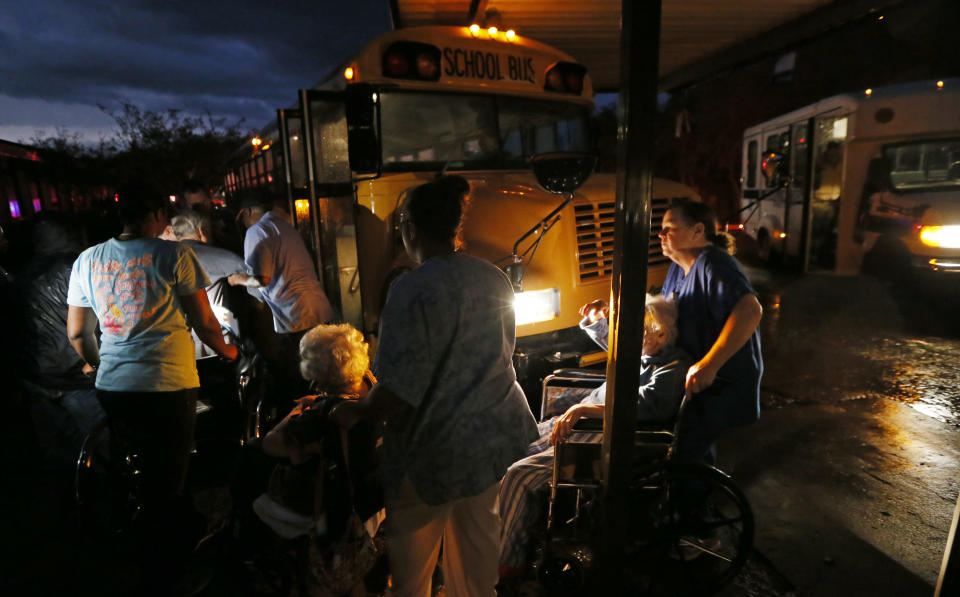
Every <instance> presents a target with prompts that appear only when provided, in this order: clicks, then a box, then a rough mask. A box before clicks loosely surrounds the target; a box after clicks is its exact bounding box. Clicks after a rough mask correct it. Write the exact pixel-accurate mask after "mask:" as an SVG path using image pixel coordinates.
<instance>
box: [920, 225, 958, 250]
mask: <svg viewBox="0 0 960 597" xmlns="http://www.w3.org/2000/svg"><path fill="white" fill-rule="evenodd" d="M920 242H922V243H923V244H925V245H927V246H928V247H940V248H942V249H960V226H921V227H920Z"/></svg>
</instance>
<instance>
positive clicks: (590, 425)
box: [573, 418, 674, 436]
mask: <svg viewBox="0 0 960 597" xmlns="http://www.w3.org/2000/svg"><path fill="white" fill-rule="evenodd" d="M673 423H674V421H673V419H668V420H666V421H643V422H641V423H637V431H636V432H637V435H638V436H639V435H641V434H652V433H670V432H671V431H672V429H673ZM573 430H574V431H603V419H588V418H583V419H580V420H579V421H577V422H576V423H574V424H573Z"/></svg>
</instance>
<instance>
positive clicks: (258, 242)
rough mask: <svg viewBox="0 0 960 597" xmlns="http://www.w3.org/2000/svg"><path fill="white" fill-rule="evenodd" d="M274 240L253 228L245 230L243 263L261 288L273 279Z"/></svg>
mask: <svg viewBox="0 0 960 597" xmlns="http://www.w3.org/2000/svg"><path fill="white" fill-rule="evenodd" d="M275 240H276V239H274V238H273V237H270V236H267V234H266V232H265V231H263V230H260V229H254V228H251V229H249V230H247V235H246V237H245V238H244V240H243V256H244V262H246V264H247V267H248V268H249V271H251V272H252V273H253V275H254V276H256V277H257V279H258V280H259V281H260V284H261V286H268V285H269V284H270V280H272V279H273V270H274V266H275V264H274V247H273V243H274V242H275ZM230 283H231V284H233V283H232V282H230Z"/></svg>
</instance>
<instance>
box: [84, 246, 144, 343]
mask: <svg viewBox="0 0 960 597" xmlns="http://www.w3.org/2000/svg"><path fill="white" fill-rule="evenodd" d="M90 265H91V275H92V282H93V284H92V285H93V292H94V296H95V298H94V304H96V305H98V306H99V307H100V313H99V314H98V315H99V318H100V327H101V328H102V330H103V332H104V333H107V334H114V335H117V336H127V335H128V334H129V333H130V330H131V329H132V328H133V326H134V324H136V323H137V322H139V321H141V320H143V319H145V318H149V317H150V316H151V315H152V314H153V313H152V312H153V311H156V309H157V305H155V306H154V307H152V308H151V312H149V313H148V312H144V305H145V303H146V290H147V288H150V287H152V286H153V285H154V282H153V281H151V280H148V279H147V274H146V272H145V271H144V268H149V267H152V266H153V256H152V255H150V254H149V253H147V254H144V255H142V256H140V257H137V258H134V259H130V260H128V261H127V262H126V264H123V263H121V262H119V261H116V260H110V261H107V262H98V261H94V262H92V263H91V264H90Z"/></svg>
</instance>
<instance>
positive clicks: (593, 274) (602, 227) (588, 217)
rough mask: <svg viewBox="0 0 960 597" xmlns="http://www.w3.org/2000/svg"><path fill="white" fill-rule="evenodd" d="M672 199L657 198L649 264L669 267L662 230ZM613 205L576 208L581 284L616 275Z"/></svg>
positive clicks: (599, 203) (582, 204) (587, 204)
mask: <svg viewBox="0 0 960 597" xmlns="http://www.w3.org/2000/svg"><path fill="white" fill-rule="evenodd" d="M669 204H670V199H668V198H666V197H655V198H654V199H653V215H652V218H651V219H652V221H651V223H650V248H649V256H650V257H649V263H650V265H651V266H655V265H664V264H669V259H667V258H666V257H664V256H663V253H662V252H661V251H660V227H661V224H662V222H663V214H664V213H665V212H666V211H667V206H668V205H669ZM614 211H615V204H614V202H613V201H591V200H589V199H580V200H578V201H577V202H576V203H575V204H574V206H573V212H574V217H575V218H576V227H577V264H578V266H579V268H580V281H581V282H585V281H590V280H596V279H599V278H603V277H606V276H609V275H611V274H612V273H613V228H614Z"/></svg>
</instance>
